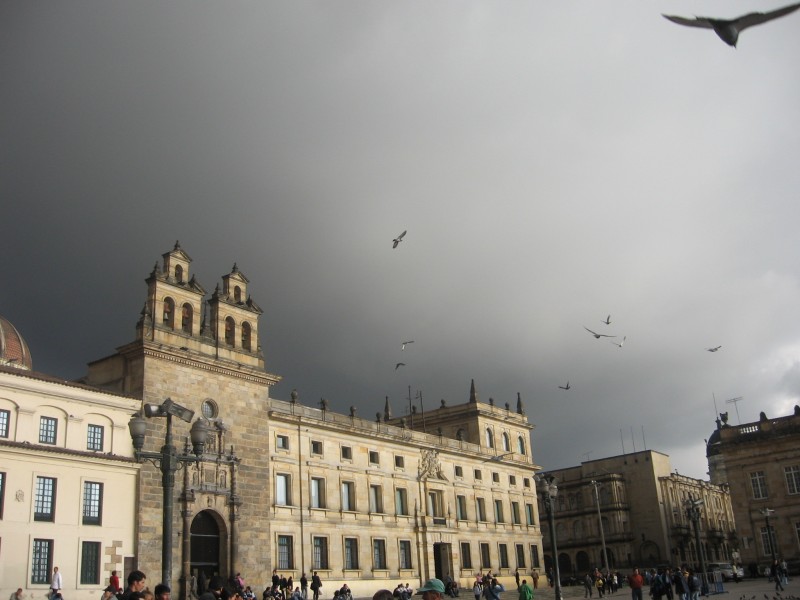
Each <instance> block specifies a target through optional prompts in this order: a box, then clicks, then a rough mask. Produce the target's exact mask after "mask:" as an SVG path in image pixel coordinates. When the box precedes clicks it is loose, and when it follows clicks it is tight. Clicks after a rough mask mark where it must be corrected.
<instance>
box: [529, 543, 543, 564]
mask: <svg viewBox="0 0 800 600" xmlns="http://www.w3.org/2000/svg"><path fill="white" fill-rule="evenodd" d="M531 566H532V567H533V568H534V569H539V568H541V565H540V564H539V546H537V545H536V544H531Z"/></svg>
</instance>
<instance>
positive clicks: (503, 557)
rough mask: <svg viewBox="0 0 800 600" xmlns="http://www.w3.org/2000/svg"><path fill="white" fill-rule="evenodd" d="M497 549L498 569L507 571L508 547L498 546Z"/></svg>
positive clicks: (504, 545)
mask: <svg viewBox="0 0 800 600" xmlns="http://www.w3.org/2000/svg"><path fill="white" fill-rule="evenodd" d="M497 549H498V550H499V552H500V568H501V569H508V545H507V544H498V546H497Z"/></svg>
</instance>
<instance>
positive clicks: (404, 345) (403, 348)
mask: <svg viewBox="0 0 800 600" xmlns="http://www.w3.org/2000/svg"><path fill="white" fill-rule="evenodd" d="M413 343H414V340H408V341H407V342H403V347H402V348H400V350H401V351H403V350H405V349H406V344H413Z"/></svg>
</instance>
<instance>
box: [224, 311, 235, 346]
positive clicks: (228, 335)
mask: <svg viewBox="0 0 800 600" xmlns="http://www.w3.org/2000/svg"><path fill="white" fill-rule="evenodd" d="M225 343H226V344H228V346H235V345H236V323H234V321H233V317H227V318H226V319H225Z"/></svg>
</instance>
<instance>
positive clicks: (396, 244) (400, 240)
mask: <svg viewBox="0 0 800 600" xmlns="http://www.w3.org/2000/svg"><path fill="white" fill-rule="evenodd" d="M407 233H408V230H407V229H406V230H405V231H404V232H403V233H401V234H400V235H398V236H397V237H396V238H394V239H393V240H392V241H393V242H394V244H392V248H397V246H398V245H399V244H400V242H402V241H403V237H404V236H405V235H406V234H407Z"/></svg>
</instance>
